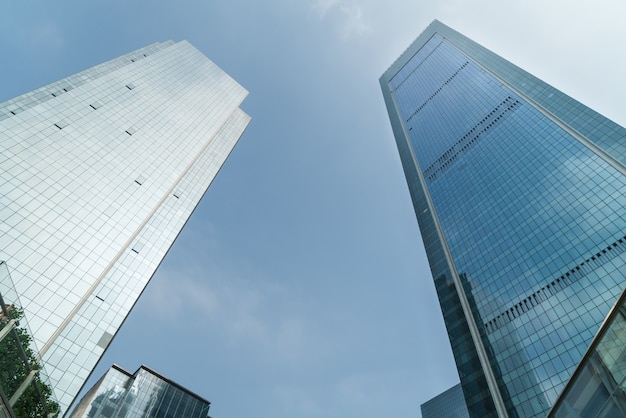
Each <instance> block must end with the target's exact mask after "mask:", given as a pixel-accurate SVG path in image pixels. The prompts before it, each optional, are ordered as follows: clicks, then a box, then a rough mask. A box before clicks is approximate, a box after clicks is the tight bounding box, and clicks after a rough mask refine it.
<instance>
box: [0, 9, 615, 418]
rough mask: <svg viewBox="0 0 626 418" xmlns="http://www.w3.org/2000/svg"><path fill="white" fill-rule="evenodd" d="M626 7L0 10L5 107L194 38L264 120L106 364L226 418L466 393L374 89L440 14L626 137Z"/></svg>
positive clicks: (277, 416)
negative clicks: (180, 391) (149, 378)
mask: <svg viewBox="0 0 626 418" xmlns="http://www.w3.org/2000/svg"><path fill="white" fill-rule="evenodd" d="M625 8H626V6H624V5H622V2H621V1H618V0H613V1H597V2H594V3H593V4H592V3H591V2H583V1H576V0H574V1H572V0H569V1H567V2H566V1H562V0H553V1H551V2H549V4H546V2H540V1H538V0H528V1H524V2H522V1H512V2H498V1H495V0H476V1H472V2H467V1H461V0H442V1H438V2H428V1H418V0H413V1H401V0H387V1H385V2H382V1H376V0H270V1H266V2H260V1H252V0H246V1H244V0H230V1H228V2H220V1H210V0H206V1H192V0H180V1H177V2H173V1H171V2H166V1H146V0H137V1H121V0H120V1H113V0H112V1H103V0H91V1H88V2H84V1H57V2H49V1H44V0H38V1H37V0H33V1H30V2H26V1H21V2H18V1H8V2H3V3H1V4H0V54H1V56H2V60H1V61H2V65H1V66H0V86H1V93H0V100H5V99H9V98H11V97H13V96H16V95H18V94H21V93H24V92H26V91H29V90H32V89H34V88H37V87H40V86H42V85H44V84H47V83H50V82H52V81H55V80H57V79H60V78H63V77H65V76H68V75H70V74H72V73H75V72H78V71H81V70H83V69H86V68H88V67H90V66H92V65H95V64H98V63H100V62H103V61H105V60H108V59H111V58H114V57H116V56H118V55H121V54H123V53H126V52H129V51H132V50H133V49H136V48H139V47H142V46H144V45H147V44H149V43H152V42H155V41H164V40H167V39H173V40H176V41H179V40H183V39H187V40H189V41H190V42H191V43H192V44H194V45H195V46H196V47H197V48H198V49H200V50H201V51H202V52H203V53H204V54H205V55H207V56H208V57H209V58H210V59H211V60H213V61H214V62H215V63H216V64H217V65H219V66H220V67H221V68H222V69H224V70H225V71H226V72H228V73H229V74H230V75H231V76H233V77H234V78H235V79H236V80H237V81H238V82H239V83H240V84H242V85H243V86H244V87H245V88H247V89H248V90H249V91H250V95H249V97H248V98H247V99H246V101H245V102H244V104H243V106H242V107H243V109H244V110H245V111H246V112H247V113H249V114H250V115H251V116H252V122H251V124H250V126H249V128H248V130H247V131H246V133H245V134H244V136H243V137H242V139H241V140H240V142H239V144H238V145H237V147H236V148H235V150H234V152H233V153H232V154H231V156H230V158H229V159H228V161H227V162H226V164H225V165H224V167H223V169H222V170H221V172H220V173H219V175H218V176H217V178H216V180H215V181H214V183H213V185H212V186H211V188H210V190H209V192H208V193H207V194H206V196H205V198H204V199H203V201H202V202H201V204H200V205H199V207H198V208H197V210H196V212H195V214H194V216H193V217H192V218H191V220H190V221H189V223H188V224H187V227H186V228H185V230H184V231H183V232H182V234H181V235H180V237H179V239H178V240H177V242H176V243H175V244H174V246H173V248H172V249H171V251H170V253H169V255H168V257H167V258H166V260H165V261H164V263H163V264H162V266H161V268H160V269H159V271H158V272H157V274H156V275H155V277H154V278H153V280H152V282H151V283H150V285H149V286H148V288H147V289H146V291H145V293H144V295H143V297H142V299H141V300H140V302H139V303H138V304H137V306H136V308H135V309H134V311H133V312H132V313H131V314H130V316H129V318H128V319H127V321H126V323H125V325H124V326H123V327H122V329H121V330H120V332H119V334H118V336H117V337H116V339H115V340H114V342H113V343H112V345H111V347H110V349H109V351H108V352H107V353H106V355H105V356H104V357H103V359H102V361H101V363H100V366H99V367H98V369H97V370H96V372H95V373H94V376H93V378H92V380H91V382H90V384H91V383H93V382H94V381H95V379H96V378H97V377H99V376H100V375H101V374H102V373H103V372H104V371H105V370H106V369H107V368H108V367H109V366H110V365H111V364H112V363H117V364H119V365H120V366H122V367H125V368H127V369H129V370H135V369H136V368H137V367H138V366H139V365H140V364H142V363H143V364H146V365H148V366H150V367H152V368H154V369H155V370H157V371H159V372H161V373H163V374H164V375H166V376H169V377H170V378H172V379H173V380H175V381H178V382H179V383H181V384H182V385H184V386H187V387H188V388H189V389H191V390H193V391H195V392H197V393H198V394H200V395H202V396H204V397H206V398H208V399H210V400H211V401H212V403H213V405H212V407H211V415H212V416H213V417H215V418H237V417H252V416H259V417H265V416H267V417H272V418H282V417H325V418H326V417H346V416H355V417H356V416H358V417H360V418H367V417H377V418H379V417H381V416H382V417H387V416H393V417H415V416H420V413H419V405H420V404H421V403H422V402H424V401H426V400H428V399H430V398H431V397H433V396H435V395H437V394H438V393H440V392H442V391H444V390H445V389H447V388H449V387H450V386H452V385H454V384H455V383H457V381H458V376H457V374H456V370H455V368H454V365H453V360H452V354H451V351H450V348H449V345H448V342H447V337H446V334H445V330H444V326H443V321H442V319H441V314H440V311H439V306H438V304H437V301H436V296H435V292H434V286H433V285H432V280H431V277H430V273H429V270H428V266H427V263H426V259H425V255H424V253H423V248H422V244H421V240H420V238H419V230H418V228H417V223H416V221H415V217H414V215H413V209H412V206H411V203H410V200H409V194H408V190H407V187H406V184H405V180H404V176H403V174H402V170H401V166H400V160H399V158H398V155H397V151H396V148H395V143H394V141H393V137H392V134H391V129H390V127H389V123H388V120H387V115H386V111H385V108H384V104H383V100H382V96H381V94H380V91H379V86H378V78H379V77H380V75H381V74H382V73H383V72H384V71H385V70H386V69H387V67H388V66H389V65H390V64H391V63H392V62H393V61H394V60H395V59H396V58H397V57H398V56H399V55H400V54H401V53H402V51H404V49H405V48H406V47H408V45H409V44H410V42H411V41H412V40H413V39H414V38H415V37H417V35H418V34H419V33H420V32H421V31H422V30H423V29H424V28H425V27H426V26H427V25H428V23H429V22H430V21H432V20H433V19H435V18H437V19H439V20H441V21H443V22H444V23H446V24H448V25H450V26H452V27H453V28H455V29H457V30H459V31H460V32H462V33H464V34H466V35H468V36H470V37H471V38H473V39H475V40H476V41H478V42H480V43H482V44H484V45H485V46H487V47H488V48H490V49H492V50H494V51H495V52H497V53H499V54H501V55H503V56H504V57H505V58H507V59H509V60H511V61H513V62H514V63H516V64H518V65H520V66H522V67H523V68H525V69H526V70H528V71H530V72H531V73H533V74H535V75H537V76H539V77H540V78H543V79H545V80H546V81H548V82H549V83H551V84H553V85H555V86H556V87H557V88H560V89H562V90H563V91H565V92H566V93H568V94H570V95H572V96H573V97H575V98H577V99H579V100H580V101H582V102H583V103H585V104H587V105H589V106H591V107H592V108H594V109H596V110H598V111H600V113H603V114H604V115H606V116H608V117H610V118H612V119H614V120H616V121H617V122H618V123H621V124H622V125H623V124H625V123H626V117H625V116H624V115H625V114H626V112H624V111H625V110H626V106H625V105H624V102H623V97H626V86H625V85H626V83H624V74H626V57H625V56H624V54H623V42H624V38H625V35H626V29H624V25H623V16H624V14H625V12H626V10H624V9H625Z"/></svg>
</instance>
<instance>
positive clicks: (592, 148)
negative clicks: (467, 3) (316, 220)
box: [380, 21, 626, 417]
mask: <svg viewBox="0 0 626 418" xmlns="http://www.w3.org/2000/svg"><path fill="white" fill-rule="evenodd" d="M380 83H381V87H382V90H383V96H384V99H385V103H386V105H387V109H388V112H389V117H390V121H391V125H392V128H393V132H394V136H395V138H396V142H397V145H398V149H399V152H400V157H401V160H402V164H403V167H404V171H405V175H406V178H407V183H408V186H409V190H410V193H411V197H412V201H413V205H414V208H415V212H416V215H417V219H418V223H419V225H420V230H421V233H422V238H423V241H424V245H425V248H426V253H427V256H428V260H429V264H430V267H431V271H432V274H433V278H434V281H435V286H436V289H437V293H438V297H439V300H440V304H441V307H442V311H443V315H444V320H445V323H446V327H447V331H448V335H449V338H450V342H451V344H452V349H453V353H454V357H455V361H456V365H457V368H458V371H459V375H460V378H461V385H462V388H463V392H464V396H465V399H466V402H467V406H468V409H469V411H470V414H471V415H472V416H481V417H482V416H511V417H517V416H519V417H533V416H545V414H546V413H547V411H548V410H549V409H550V406H551V405H552V404H553V403H554V402H555V400H556V398H557V396H558V394H559V393H560V391H561V390H562V388H563V387H564V384H565V382H566V381H567V379H568V378H569V376H570V375H571V373H572V371H573V370H574V368H575V366H576V364H577V363H578V362H579V361H580V359H581V357H582V355H583V353H584V352H585V350H586V349H587V346H588V345H589V343H590V342H591V340H592V338H593V336H594V334H595V332H596V331H597V329H598V327H599V325H600V323H601V322H602V320H603V319H604V317H605V316H606V314H607V313H608V312H609V309H610V308H611V306H612V305H613V303H614V302H615V300H616V298H617V296H618V295H619V294H620V293H621V290H622V289H623V287H624V285H625V284H626V281H625V280H624V277H626V253H625V251H624V250H625V249H626V165H625V163H626V141H625V139H626V130H625V129H624V128H622V127H620V126H618V125H617V124H615V123H614V122H612V121H610V120H608V119H606V118H605V117H603V116H601V115H599V114H598V113H596V112H594V111H593V110H591V109H589V108H587V107H585V106H583V105H582V104H580V103H578V102H577V101H575V100H574V99H572V98H570V97H568V96H567V95H565V94H563V93H562V92H560V91H558V90H556V89H555V88H553V87H551V86H549V85H548V84H546V83H544V82H543V81H541V80H539V79H537V78H536V77H533V76H532V75H530V74H528V73H527V72H525V71H524V70H522V69H520V68H518V67H516V66H515V65H513V64H511V63H509V62H508V61H506V60H504V59H503V58H501V57H499V56H497V55H496V54H494V53H492V52H490V51H488V50H487V49H485V48H483V47H482V46H480V45H478V44H476V43H475V42H473V41H471V40H469V39H468V38H466V37H464V36H463V35H461V34H459V33H457V32H455V31H454V30H452V29H450V28H448V27H447V26H445V25H443V24H442V23H440V22H438V21H435V22H433V23H432V24H431V25H429V27H428V28H427V29H426V30H425V31H424V32H423V33H422V34H421V35H420V36H419V37H418V38H417V40H416V41H415V42H414V43H413V44H412V45H411V46H410V47H409V48H408V49H407V51H405V53H403V54H402V56H401V57H400V58H399V59H398V60H397V61H396V62H395V63H393V65H392V66H391V67H390V68H389V69H388V70H387V71H386V72H385V74H384V75H383V76H382V77H381V79H380Z"/></svg>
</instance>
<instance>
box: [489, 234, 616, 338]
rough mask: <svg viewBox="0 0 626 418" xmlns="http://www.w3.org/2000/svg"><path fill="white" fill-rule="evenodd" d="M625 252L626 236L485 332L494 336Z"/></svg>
mask: <svg viewBox="0 0 626 418" xmlns="http://www.w3.org/2000/svg"><path fill="white" fill-rule="evenodd" d="M624 251H626V235H625V236H623V237H622V238H620V239H618V240H617V241H615V242H614V243H612V244H611V245H609V246H608V247H606V248H604V249H603V250H602V251H600V252H598V253H596V254H595V255H592V256H591V257H590V258H588V259H586V260H585V261H583V262H582V263H580V264H578V265H577V266H575V267H574V268H572V269H571V270H569V271H567V272H565V274H563V275H561V276H559V277H558V278H556V279H555V280H553V281H551V282H550V283H549V284H547V285H545V286H543V287H542V288H541V289H539V290H537V291H536V292H534V293H533V294H532V295H530V296H528V297H527V298H526V299H524V300H522V301H521V302H519V303H517V304H515V305H514V306H513V307H511V308H509V309H507V310H506V311H504V312H502V313H501V314H500V315H498V316H496V317H495V318H493V319H492V320H490V321H489V322H487V323H485V324H484V325H483V329H484V332H485V333H486V334H487V335H490V334H492V333H493V332H495V331H496V330H498V329H499V328H501V327H503V326H504V325H506V324H508V323H509V322H511V321H512V320H514V319H515V318H517V317H519V316H521V315H522V314H524V313H526V312H528V311H529V310H531V309H533V308H534V307H535V306H537V305H539V304H540V303H541V302H543V301H545V300H547V299H548V298H549V297H550V296H553V295H556V294H557V293H558V292H560V291H561V290H563V289H565V288H566V287H568V286H570V285H572V284H573V283H575V282H576V281H578V280H579V279H580V278H581V277H583V276H585V275H587V274H589V273H591V272H592V271H594V270H596V269H597V268H599V267H601V266H602V265H604V264H606V263H607V262H609V261H611V260H612V259H614V258H616V257H617V256H619V255H620V254H622V253H623V252H624Z"/></svg>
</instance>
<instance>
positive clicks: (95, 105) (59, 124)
mask: <svg viewBox="0 0 626 418" xmlns="http://www.w3.org/2000/svg"><path fill="white" fill-rule="evenodd" d="M126 88H128V89H129V90H132V89H134V88H135V85H134V84H133V83H128V84H127V85H126ZM63 90H65V91H69V90H66V89H63ZM102 105H103V104H102V102H101V101H100V100H96V101H95V102H93V103H91V104H90V105H89V107H90V108H92V109H93V110H98V109H99V108H101V107H102ZM13 114H14V115H15V114H16V113H13ZM67 125H68V123H67V122H66V121H63V120H61V121H59V122H57V123H55V124H54V126H56V127H57V128H59V129H63V128H65V127H66V126H67ZM136 131H137V130H136V129H135V128H132V127H131V128H128V129H127V130H126V133H127V134H128V135H132V134H134V133H135V132H136Z"/></svg>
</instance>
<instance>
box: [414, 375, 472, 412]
mask: <svg viewBox="0 0 626 418" xmlns="http://www.w3.org/2000/svg"><path fill="white" fill-rule="evenodd" d="M420 409H421V410H422V418H440V417H446V418H469V411H468V410H467V405H466V404H465V398H464V397H463V389H461V384H460V383H459V384H458V385H456V386H452V387H451V388H450V389H448V390H446V391H445V392H443V393H441V394H439V395H437V396H435V397H434V398H432V399H431V400H429V401H426V402H424V403H423V404H422V405H421V407H420Z"/></svg>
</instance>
